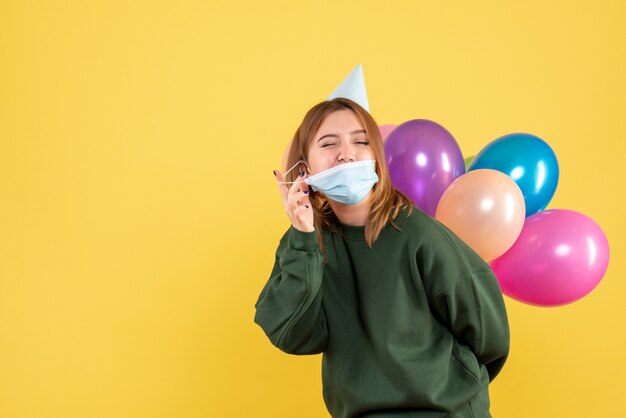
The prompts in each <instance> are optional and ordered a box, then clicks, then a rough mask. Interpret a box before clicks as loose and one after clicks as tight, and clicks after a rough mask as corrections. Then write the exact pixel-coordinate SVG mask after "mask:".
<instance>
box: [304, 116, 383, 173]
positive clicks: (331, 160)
mask: <svg viewBox="0 0 626 418" xmlns="http://www.w3.org/2000/svg"><path fill="white" fill-rule="evenodd" d="M373 159H374V157H373V153H372V150H371V148H370V146H369V138H368V135H367V133H366V132H365V129H364V128H363V126H361V123H360V122H359V120H358V119H357V117H356V115H355V114H354V113H353V112H352V111H351V110H349V109H344V110H338V111H336V112H333V113H331V114H329V115H328V116H327V117H326V119H325V120H324V122H322V125H321V126H320V128H319V130H318V131H317V132H316V134H315V137H314V138H313V142H312V143H311V146H310V147H309V153H308V155H307V163H308V167H309V172H310V174H317V173H319V172H321V171H324V170H327V169H329V168H332V167H334V166H336V165H339V164H344V163H350V162H354V161H362V160H373Z"/></svg>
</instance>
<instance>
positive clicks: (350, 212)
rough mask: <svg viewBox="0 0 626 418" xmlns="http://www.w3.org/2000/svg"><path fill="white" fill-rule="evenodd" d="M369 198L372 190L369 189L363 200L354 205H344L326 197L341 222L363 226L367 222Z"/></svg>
mask: <svg viewBox="0 0 626 418" xmlns="http://www.w3.org/2000/svg"><path fill="white" fill-rule="evenodd" d="M371 198H372V192H371V191H370V192H369V193H368V195H367V196H365V198H364V199H363V200H361V201H360V202H359V203H357V204H355V205H344V204H343V203H339V202H335V201H334V200H332V199H328V203H329V204H330V207H331V208H332V209H333V212H335V215H336V216H337V218H338V219H339V221H341V223H343V224H346V225H352V226H363V225H365V224H366V223H367V219H368V217H369V213H370V203H371V202H370V201H371Z"/></svg>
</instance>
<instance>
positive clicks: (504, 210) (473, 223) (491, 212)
mask: <svg viewBox="0 0 626 418" xmlns="http://www.w3.org/2000/svg"><path fill="white" fill-rule="evenodd" d="M525 218H526V207H525V205H524V196H522V191H521V190H520V189H519V187H518V186H517V184H515V182H514V181H513V179H511V178H510V177H509V176H507V175H506V174H504V173H501V172H499V171H495V170H486V169H484V170H475V171H470V172H469V173H466V174H464V175H462V176H461V177H459V178H458V179H456V180H454V182H453V183H452V184H451V185H450V186H449V187H448V188H447V189H446V191H445V192H444V193H443V195H442V196H441V200H439V205H438V206H437V212H436V214H435V219H437V220H438V221H440V222H441V223H443V224H444V225H446V226H447V227H448V228H450V229H451V230H452V231H453V232H454V233H455V234H456V235H458V236H459V238H461V239H462V240H463V241H465V243H466V244H467V245H469V246H470V247H471V248H472V249H473V250H474V251H476V252H477V253H478V255H480V256H481V257H482V258H483V259H485V260H487V261H489V260H493V259H494V258H497V257H499V256H501V255H502V254H504V253H505V252H506V251H507V250H508V249H509V248H511V246H512V245H513V243H515V240H516V239H517V237H518V236H519V234H520V232H521V231H522V227H523V226H524V219H525Z"/></svg>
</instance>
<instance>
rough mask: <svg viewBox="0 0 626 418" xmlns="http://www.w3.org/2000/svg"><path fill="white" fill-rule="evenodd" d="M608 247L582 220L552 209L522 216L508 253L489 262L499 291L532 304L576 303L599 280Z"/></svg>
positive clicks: (591, 223) (593, 226) (585, 219)
mask: <svg viewBox="0 0 626 418" xmlns="http://www.w3.org/2000/svg"><path fill="white" fill-rule="evenodd" d="M608 263H609V243H608V241H607V239H606V236H605V235H604V232H603V231H602V229H601V228H600V227H599V226H598V224H596V223H595V222H594V221H593V220H591V219H590V218H588V217H587V216H585V215H583V214H581V213H579V212H576V211H573V210H566V209H551V210H546V211H543V212H539V213H536V214H534V215H531V216H529V217H528V218H526V221H525V223H524V228H523V229H522V233H521V234H520V236H519V238H518V239H517V241H516V242H515V244H513V246H512V247H511V249H509V251H507V252H506V253H505V254H504V255H502V256H501V257H499V258H497V259H496V260H494V261H493V262H492V263H491V268H492V270H493V272H494V273H495V275H496V276H497V278H498V281H499V282H500V286H501V288H502V292H503V293H504V294H506V295H508V296H510V297H512V298H513V299H516V300H518V301H521V302H524V303H528V304H531V305H537V306H560V305H565V304H568V303H571V302H575V301H577V300H578V299H580V298H582V297H583V296H585V295H587V294H588V293H589V292H591V291H592V290H593V289H594V288H595V287H596V286H597V284H598V283H599V282H600V280H601V279H602V277H603V276H604V273H605V272H606V269H607V266H608Z"/></svg>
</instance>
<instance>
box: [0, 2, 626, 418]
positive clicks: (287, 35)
mask: <svg viewBox="0 0 626 418" xmlns="http://www.w3.org/2000/svg"><path fill="white" fill-rule="evenodd" d="M359 63H362V64H363V69H364V74H365V79H366V84H367V88H368V95H369V101H370V107H371V111H372V114H373V115H374V117H375V118H376V119H377V121H378V122H379V123H380V124H384V123H401V122H404V121H406V120H409V119H414V118H426V119H431V120H434V121H437V122H438V123H440V124H442V125H443V126H445V127H446V128H447V129H448V130H449V131H450V132H451V133H452V134H453V135H454V136H455V138H456V139H457V141H458V142H459V144H460V146H461V148H462V150H463V153H464V155H466V156H467V155H472V154H475V153H477V152H478V151H479V150H480V149H481V148H482V147H483V146H484V145H486V144H487V143H488V142H489V141H491V140H493V139H495V138H497V137H499V136H501V135H504V134H507V133H511V132H519V131H522V132H529V133H533V134H535V135H538V136H540V137H542V138H544V139H545V140H546V141H547V142H548V143H549V144H550V145H551V146H552V147H553V149H554V150H555V152H556V155H557V157H558V158H559V164H560V169H561V177H560V182H559V187H558V189H557V192H556V195H555V196H554V199H553V200H552V202H551V204H550V205H549V208H568V209H574V210H577V211H580V212H582V213H584V214H586V215H588V216H589V217H591V218H592V219H594V220H595V221H596V222H597V223H598V224H599V225H600V226H601V227H602V229H603V230H604V231H605V233H606V235H607V237H608V239H609V243H610V245H611V256H612V257H611V261H610V265H609V269H608V271H607V274H606V275H605V277H604V279H603V281H602V282H601V283H600V285H599V286H598V287H597V288H596V289H595V290H594V291H593V292H592V293H591V294H590V295H589V296H587V297H586V298H584V299H582V300H581V301H579V302H577V303H574V304H571V305H568V306H565V307H560V308H553V309H546V308H537V307H532V306H528V305H524V304H521V303H518V302H516V301H513V300H511V299H508V298H507V300H506V302H507V307H508V309H509V316H510V324H511V329H512V350H511V356H510V360H509V362H508V363H507V365H506V367H505V369H504V370H503V372H502V374H501V375H500V376H499V377H498V378H497V379H496V381H495V382H494V383H493V385H492V386H491V396H492V413H493V415H494V416H495V417H505V418H507V417H510V418H514V417H519V418H528V417H533V418H542V417H545V418H554V417H615V416H619V415H620V414H623V410H624V407H623V405H622V404H623V396H624V395H623V394H624V390H625V389H626V377H625V376H626V359H625V358H626V355H625V354H624V346H625V345H626V326H625V320H626V315H625V309H624V300H625V298H626V283H625V282H624V277H625V274H626V264H625V262H624V257H623V254H624V247H625V242H624V233H625V232H626V231H625V229H624V222H623V217H624V203H625V199H624V189H625V188H624V185H623V183H624V180H623V174H622V173H623V170H624V158H626V146H625V142H626V4H625V3H624V2H623V1H608V0H603V1H582V2H571V1H555V2H546V1H539V0H532V1H524V2H520V1H515V2H513V1H509V2H500V1H492V2H489V1H472V2H461V1H459V2H433V1H398V2H372V3H366V2H363V1H351V2H338V1H319V0H318V1H314V2H308V3H305V2H294V1H286V0H285V1H269V2H268V1H265V2H252V1H250V2H245V3H238V2H229V1H143V2H138V1H133V2H128V1H119V0H116V1H40V2H35V1H21V0H20V1H13V2H9V1H6V0H5V1H2V2H0V417H2V418H26V417H28V418H30V417H59V418H73V417H76V418H79V417H80V418H85V417H89V418H91V417H94V418H95V417H98V418H99V417H103V418H104V417H107V418H108V417H133V418H135V417H136V418H139V417H172V418H173V417H272V418H274V417H290V418H291V417H305V418H306V417H323V416H327V413H326V409H325V407H324V404H323V401H322V396H321V376H320V357H319V356H313V357H298V356H289V355H286V354H283V353H282V352H280V351H279V350H278V349H276V348H274V347H273V346H272V345H271V344H270V343H269V341H268V340H267V339H266V337H265V335H264V334H263V332H262V330H261V329H260V328H259V327H257V326H256V325H254V324H253V315H254V303H255V302H256V298H257V295H258V293H259V292H260V290H261V288H262V286H263V284H264V283H265V281H266V279H267V276H268V275H269V271H270V269H271V266H272V263H273V256H274V252H275V248H276V245H277V243H278V239H279V237H280V236H281V235H282V233H283V232H284V230H285V229H286V228H287V226H288V221H287V218H286V217H285V215H284V213H283V211H282V205H281V202H280V199H279V195H278V191H277V189H276V186H275V184H274V182H273V177H272V174H271V171H272V169H273V168H278V167H279V165H280V161H281V156H282V152H283V149H284V147H285V144H286V142H287V141H288V139H289V138H290V137H291V135H292V134H293V132H294V130H295V128H296V127H297V125H298V124H299V122H300V121H301V119H302V117H303V116H304V113H305V111H306V110H307V109H308V108H309V107H311V106H312V105H313V104H315V103H316V102H318V101H319V100H322V99H324V98H325V97H326V96H327V95H328V94H329V93H330V92H331V91H332V90H333V89H334V88H335V87H336V86H337V85H338V84H339V83H340V82H341V80H343V78H344V77H345V76H346V75H347V74H348V73H349V72H350V71H351V70H352V69H353V68H354V66H355V65H356V64H359Z"/></svg>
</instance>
